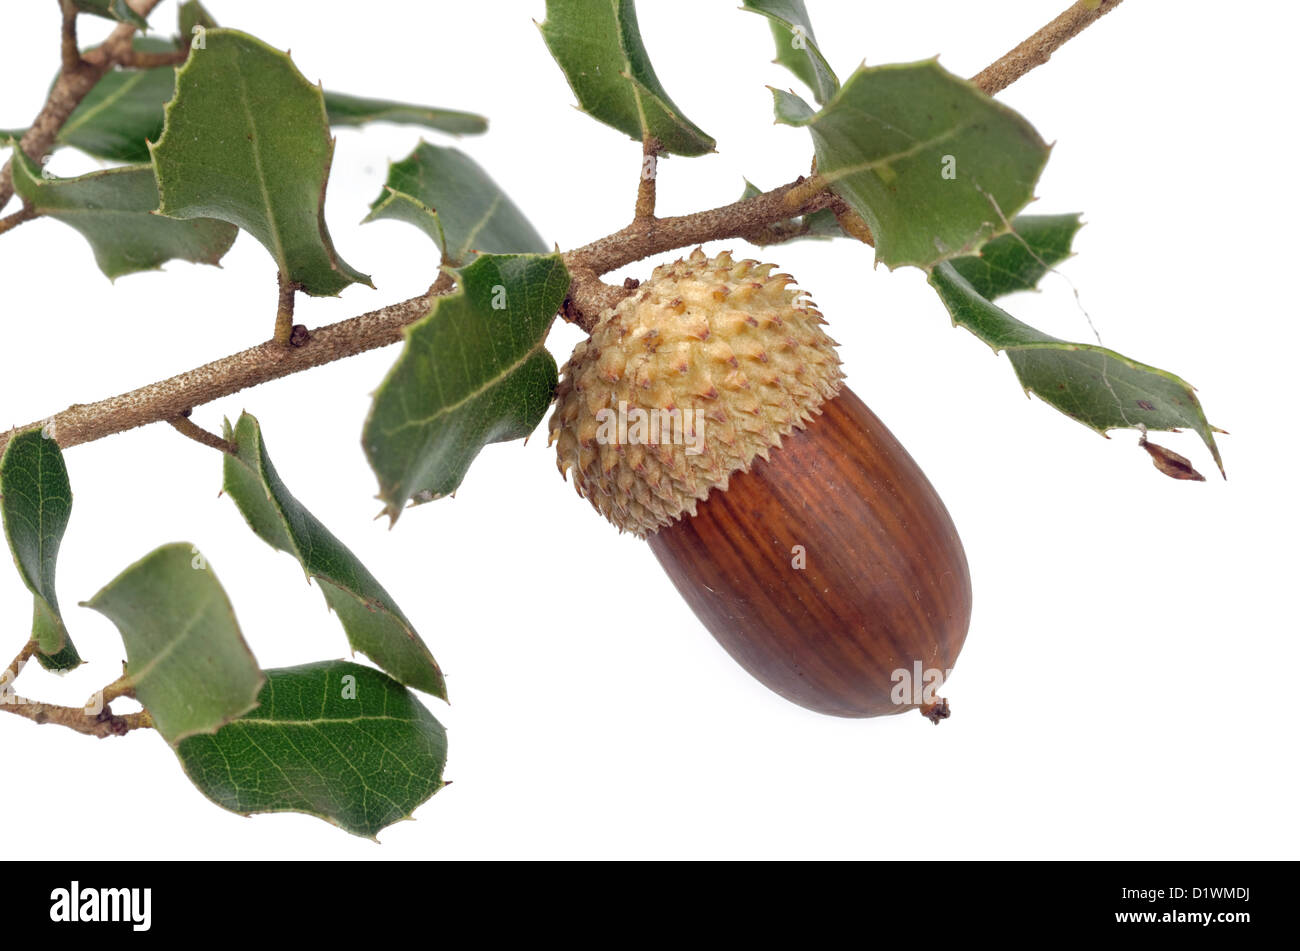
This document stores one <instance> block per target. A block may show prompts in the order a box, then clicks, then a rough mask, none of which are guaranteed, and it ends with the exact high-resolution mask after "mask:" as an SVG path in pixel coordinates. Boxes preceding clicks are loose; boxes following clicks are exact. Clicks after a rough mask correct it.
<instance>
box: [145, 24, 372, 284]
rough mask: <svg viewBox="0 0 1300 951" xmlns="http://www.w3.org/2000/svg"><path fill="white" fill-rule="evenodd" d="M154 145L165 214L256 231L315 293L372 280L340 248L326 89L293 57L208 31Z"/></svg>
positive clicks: (287, 273) (285, 272)
mask: <svg viewBox="0 0 1300 951" xmlns="http://www.w3.org/2000/svg"><path fill="white" fill-rule="evenodd" d="M166 116H167V118H166V125H165V127H164V129H163V134H162V138H161V139H160V140H159V141H158V143H157V144H156V145H152V146H150V152H151V153H152V155H153V160H154V167H155V169H156V171H157V175H158V190H159V192H160V194H161V196H162V204H161V207H160V208H159V211H160V213H161V214H164V215H169V216H171V217H174V218H219V219H221V220H222V221H229V222H230V223H231V224H235V225H238V226H239V227H241V228H243V229H244V230H245V231H247V232H249V233H250V234H252V235H253V236H254V237H255V238H257V240H258V241H260V242H261V243H262V244H263V246H265V247H266V249H267V250H268V251H269V252H270V253H271V256H272V257H273V258H274V259H275V262H276V266H277V267H278V268H279V270H280V274H281V275H282V276H283V277H284V278H285V279H286V280H287V281H290V282H292V283H294V284H296V285H298V286H299V287H300V288H301V289H302V290H304V291H306V292H307V293H308V294H314V295H318V296H330V295H336V294H338V293H339V291H341V290H343V289H344V288H345V287H347V286H348V285H349V284H352V283H356V282H360V283H362V284H370V278H369V277H367V276H366V275H364V274H362V273H360V272H359V271H356V270H354V269H353V268H352V267H351V266H349V265H348V264H347V263H345V262H344V261H343V260H342V259H341V258H339V256H338V255H337V254H336V253H335V251H334V244H333V242H332V241H331V240H330V236H329V232H328V230H327V229H326V227H325V220H324V203H325V185H326V181H327V179H328V178H329V168H330V161H331V159H332V157H333V154H334V142H333V140H332V139H331V138H330V136H329V124H328V122H327V121H326V116H325V104H324V99H323V98H322V95H321V91H320V87H319V86H313V85H312V84H311V83H309V82H307V80H306V79H304V78H303V76H302V74H301V73H300V72H298V70H297V68H296V67H295V66H294V65H293V63H292V62H291V61H290V59H289V57H288V56H287V55H286V54H284V53H282V52H280V51H279V50H275V49H272V48H271V47H269V46H267V45H266V44H265V43H263V42H262V41H261V40H258V39H255V38H254V37H251V36H249V35H247V34H246V33H239V32H237V31H235V30H223V29H217V30H208V31H207V34H206V48H205V49H202V50H200V49H195V50H192V51H191V54H190V58H189V59H188V60H187V61H186V63H185V65H184V66H182V67H181V69H180V70H179V71H178V72H177V74H176V96H175V98H174V99H172V101H171V102H170V103H168V105H167V110H166Z"/></svg>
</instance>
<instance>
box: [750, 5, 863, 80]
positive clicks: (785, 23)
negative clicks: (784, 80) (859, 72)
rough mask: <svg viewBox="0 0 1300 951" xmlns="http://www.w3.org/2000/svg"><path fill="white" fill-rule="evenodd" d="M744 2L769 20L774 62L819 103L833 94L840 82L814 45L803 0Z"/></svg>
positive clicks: (809, 21) (815, 38)
mask: <svg viewBox="0 0 1300 951" xmlns="http://www.w3.org/2000/svg"><path fill="white" fill-rule="evenodd" d="M744 4H745V5H744V7H743V8H742V9H745V10H749V11H750V12H751V13H760V14H762V15H763V16H765V17H767V18H768V20H769V21H771V27H772V39H774V40H775V41H776V62H778V63H780V64H781V65H782V66H784V67H785V68H786V69H788V70H790V72H792V73H794V74H795V75H796V76H798V77H799V78H800V79H801V80H803V82H804V84H805V85H807V86H808V88H809V89H811V90H812V91H813V96H814V97H816V99H817V101H818V102H821V103H824V102H826V101H827V100H829V99H830V98H831V96H833V95H835V93H836V91H837V90H838V89H839V88H840V81H839V79H838V78H837V77H836V76H835V71H834V70H833V69H831V65H830V63H828V62H826V57H825V56H823V55H822V51H821V50H820V49H819V48H818V46H817V37H816V36H814V35H813V29H812V21H811V20H810V19H809V18H808V10H807V9H806V8H805V7H804V3H803V0H744Z"/></svg>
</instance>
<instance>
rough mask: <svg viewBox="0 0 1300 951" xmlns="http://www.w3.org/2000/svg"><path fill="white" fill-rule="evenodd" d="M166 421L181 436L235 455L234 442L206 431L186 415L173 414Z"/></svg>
mask: <svg viewBox="0 0 1300 951" xmlns="http://www.w3.org/2000/svg"><path fill="white" fill-rule="evenodd" d="M167 422H168V423H169V424H170V425H171V427H172V428H173V429H174V430H176V431H177V432H178V433H180V434H181V435H182V436H188V437H189V438H190V439H193V440H194V441H195V442H197V443H202V444H203V445H204V446H208V447H210V448H212V449H216V450H218V451H219V452H224V453H226V454H228V455H231V456H233V455H235V452H236V450H235V444H234V443H232V442H230V441H229V440H226V439H222V438H221V437H220V436H218V435H217V434H216V433H210V432H208V431H207V430H206V429H204V428H203V427H202V426H200V425H199V424H198V423H196V422H194V421H193V420H191V419H190V418H189V417H188V416H186V415H181V416H173V417H172V418H171V419H169V420H167Z"/></svg>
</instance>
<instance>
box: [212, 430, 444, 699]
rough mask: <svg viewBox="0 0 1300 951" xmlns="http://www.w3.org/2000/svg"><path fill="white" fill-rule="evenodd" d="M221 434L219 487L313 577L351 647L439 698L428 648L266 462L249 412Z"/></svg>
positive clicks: (436, 672) (441, 694)
mask: <svg viewBox="0 0 1300 951" xmlns="http://www.w3.org/2000/svg"><path fill="white" fill-rule="evenodd" d="M225 437H226V439H227V440H231V441H233V442H234V443H235V445H236V446H237V447H238V454H237V455H230V454H226V456H225V465H224V472H223V474H224V479H223V483H222V488H223V490H224V491H225V492H226V494H227V495H229V496H230V498H231V499H232V500H233V501H234V503H235V505H236V506H238V508H239V511H240V514H242V515H243V516H244V519H245V521H247V522H248V525H249V527H250V528H251V529H252V530H253V531H254V532H255V533H256V534H257V536H258V537H259V538H261V539H262V541H264V542H266V543H267V544H268V545H270V546H271V547H272V548H278V549H279V550H280V551H285V552H288V553H289V554H291V555H293V556H294V557H295V558H297V559H298V562H299V563H300V564H301V565H302V567H303V570H304V571H305V572H306V573H307V574H308V575H309V576H310V577H313V578H315V579H316V582H317V583H318V584H319V585H320V587H321V591H322V592H324V594H325V600H326V602H327V603H328V604H329V606H330V607H332V608H333V609H334V610H335V611H336V612H338V616H339V620H340V621H341V622H342V623H343V629H344V630H345V631H346V632H347V635H348V642H349V643H350V644H351V645H352V647H353V648H354V649H355V650H359V651H361V652H362V653H363V654H365V655H366V656H367V657H369V658H370V659H371V660H373V661H374V662H375V663H376V664H378V665H379V666H380V667H382V668H383V669H384V670H386V671H388V672H389V673H390V674H392V675H393V676H394V677H395V678H397V680H399V681H401V682H402V683H404V684H407V685H408V686H411V687H416V688H418V689H420V690H424V691H426V692H428V693H431V694H433V695H434V696H437V697H441V698H442V699H444V700H446V699H447V685H446V684H445V683H444V682H443V679H442V671H440V670H439V669H438V665H437V664H436V663H435V662H434V659H433V655H432V654H430V653H429V648H428V647H426V646H425V644H424V641H422V640H420V636H419V635H418V634H417V633H416V632H415V628H414V627H413V626H412V624H411V622H410V621H408V620H407V619H406V615H404V614H402V612H401V610H400V609H399V608H398V607H397V605H396V604H395V603H394V601H393V599H392V597H391V596H390V595H389V594H388V592H387V591H385V590H384V589H383V587H382V586H381V585H380V584H379V582H378V581H376V580H375V578H374V575H372V574H371V573H370V572H369V571H367V570H366V567H365V565H363V564H361V562H360V561H358V560H357V557H356V555H354V554H352V552H351V551H349V550H348V548H347V546H346V545H344V544H343V543H342V542H341V541H339V540H338V539H337V538H335V537H334V535H332V534H331V533H330V531H329V529H327V528H326V527H325V526H324V525H322V524H321V523H320V522H319V521H318V520H317V519H316V517H315V516H314V515H312V514H311V512H309V511H307V509H305V508H304V507H303V506H302V504H301V503H300V502H299V501H298V500H297V499H295V498H294V497H293V495H291V494H290V492H289V490H288V489H287V488H286V487H285V485H284V483H283V482H282V481H281V480H280V476H279V475H278V474H277V473H276V471H275V467H274V466H273V465H272V464H271V457H270V456H269V455H268V454H267V451H266V444H265V443H264V442H263V441H262V429H261V426H259V425H258V422H257V420H256V419H255V418H254V417H252V416H250V415H249V414H248V413H244V414H242V415H241V416H240V417H239V422H238V423H237V424H236V425H235V427H234V429H233V430H232V429H231V426H230V422H229V421H228V420H227V421H226V424H225Z"/></svg>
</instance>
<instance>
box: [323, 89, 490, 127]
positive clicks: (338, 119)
mask: <svg viewBox="0 0 1300 951" xmlns="http://www.w3.org/2000/svg"><path fill="white" fill-rule="evenodd" d="M325 111H326V113H327V114H328V115H329V120H330V125H335V126H340V125H342V126H356V125H366V124H367V123H370V122H393V123H396V124H398V125H419V126H424V127H425V128H426V129H435V130H437V131H438V132H447V133H450V134H451V135H479V134H480V133H483V132H486V131H487V127H488V122H487V119H485V118H484V117H483V116H480V115H476V114H475V113H472V112H461V111H459V110H457V109H440V108H438V107H437V106H420V105H415V104H413V103H409V102H391V101H389V100H387V99H366V98H363V97H360V96H345V95H343V94H342V93H337V92H328V91H326V93H325Z"/></svg>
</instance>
